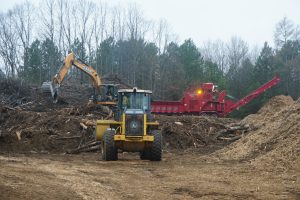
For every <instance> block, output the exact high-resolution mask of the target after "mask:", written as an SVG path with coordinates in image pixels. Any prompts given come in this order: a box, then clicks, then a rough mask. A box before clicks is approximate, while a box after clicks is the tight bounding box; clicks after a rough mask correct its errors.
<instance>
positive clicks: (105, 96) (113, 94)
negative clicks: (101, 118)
mask: <svg viewBox="0 0 300 200" xmlns="http://www.w3.org/2000/svg"><path fill="white" fill-rule="evenodd" d="M118 89H119V85H118V84H102V85H100V89H99V94H98V95H97V99H96V100H94V101H95V102H97V104H104V105H116V102H117V100H118Z"/></svg>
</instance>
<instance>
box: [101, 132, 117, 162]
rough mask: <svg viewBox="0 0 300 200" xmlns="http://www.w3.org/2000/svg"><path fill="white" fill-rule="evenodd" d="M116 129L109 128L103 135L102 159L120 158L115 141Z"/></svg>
mask: <svg viewBox="0 0 300 200" xmlns="http://www.w3.org/2000/svg"><path fill="white" fill-rule="evenodd" d="M114 135H115V131H113V130H107V131H105V133H104V135H103V140H102V148H101V152H102V159H103V160H105V161H113V160H118V150H117V148H116V147H115V141H114Z"/></svg>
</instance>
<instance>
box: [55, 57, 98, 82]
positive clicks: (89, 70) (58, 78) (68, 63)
mask: <svg viewBox="0 0 300 200" xmlns="http://www.w3.org/2000/svg"><path fill="white" fill-rule="evenodd" d="M72 66H75V67H76V68H78V69H79V70H81V71H83V72H84V73H86V74H87V75H88V76H89V77H90V78H91V79H92V80H93V85H94V87H95V88H99V87H100V85H101V79H100V77H99V76H98V74H97V72H96V70H95V69H94V68H93V67H92V66H90V65H88V64H86V63H84V62H83V61H81V60H79V59H76V58H75V54H74V53H70V54H69V55H67V56H66V58H65V60H64V64H63V65H62V67H61V68H60V70H59V72H58V73H57V74H56V75H55V76H54V78H53V81H52V83H53V85H54V86H59V85H60V84H61V83H62V82H63V80H64V78H65V76H66V74H67V73H68V71H69V70H70V68H71V67H72Z"/></svg>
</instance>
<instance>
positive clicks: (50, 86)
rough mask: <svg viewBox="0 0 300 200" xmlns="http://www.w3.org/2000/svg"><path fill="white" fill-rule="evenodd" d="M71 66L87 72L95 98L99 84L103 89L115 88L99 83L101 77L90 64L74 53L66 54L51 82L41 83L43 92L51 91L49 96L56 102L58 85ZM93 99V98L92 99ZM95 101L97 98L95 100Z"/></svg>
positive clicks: (108, 103) (106, 102) (109, 103)
mask: <svg viewBox="0 0 300 200" xmlns="http://www.w3.org/2000/svg"><path fill="white" fill-rule="evenodd" d="M72 66H75V67H76V68H78V69H79V70H81V71H82V72H84V73H85V74H87V75H88V76H89V77H90V78H91V79H92V81H93V86H94V94H93V97H94V98H96V94H95V93H96V90H97V91H98V93H99V94H100V86H104V87H105V89H106V90H107V88H108V87H109V88H113V89H114V90H116V86H115V85H101V78H100V76H99V75H98V73H97V71H96V70H95V69H94V68H93V67H92V66H90V65H88V64H86V63H84V62H83V61H82V60H80V59H78V58H76V56H75V54H74V53H70V54H68V55H67V56H66V57H65V59H64V63H63V65H62V66H61V68H60V69H59V71H58V73H57V74H56V75H55V76H54V77H53V80H52V82H44V83H43V85H42V90H43V92H44V93H51V96H52V98H53V102H54V103H57V102H58V97H59V87H60V85H61V83H62V82H63V81H64V78H65V76H66V75H67V73H68V71H69V70H70V68H71V67H72ZM94 100H95V99H94ZM95 101H97V100H95ZM97 104H106V105H112V104H115V102H108V101H105V102H98V101H97Z"/></svg>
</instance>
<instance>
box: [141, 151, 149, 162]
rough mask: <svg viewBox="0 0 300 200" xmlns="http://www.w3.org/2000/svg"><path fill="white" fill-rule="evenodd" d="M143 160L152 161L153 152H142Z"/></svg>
mask: <svg viewBox="0 0 300 200" xmlns="http://www.w3.org/2000/svg"><path fill="white" fill-rule="evenodd" d="M140 158H141V160H150V159H151V152H150V149H145V150H144V151H142V152H140Z"/></svg>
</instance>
